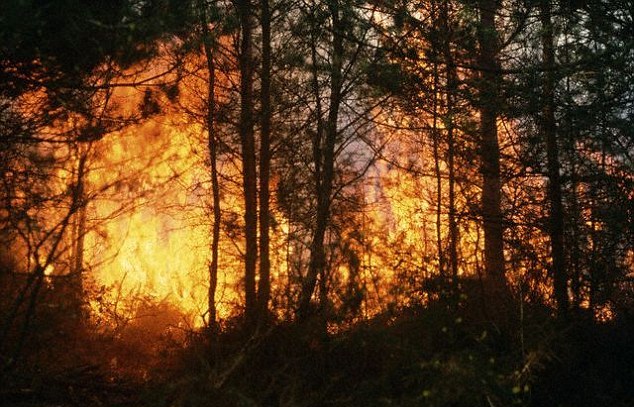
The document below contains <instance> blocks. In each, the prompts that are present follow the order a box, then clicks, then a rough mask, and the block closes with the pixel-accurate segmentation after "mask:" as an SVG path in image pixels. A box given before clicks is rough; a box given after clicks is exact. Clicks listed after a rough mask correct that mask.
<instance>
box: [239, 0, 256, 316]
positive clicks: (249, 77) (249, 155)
mask: <svg viewBox="0 0 634 407" xmlns="http://www.w3.org/2000/svg"><path fill="white" fill-rule="evenodd" d="M251 11H252V10H251V1H250V0H240V1H239V2H238V16H239V19H240V27H241V29H242V38H241V41H240V56H239V66H240V124H239V126H240V127H239V132H240V142H241V147H242V186H243V193H244V232H245V242H246V248H245V259H244V267H245V270H244V294H245V317H246V321H247V325H251V324H253V323H255V320H256V315H257V303H256V300H257V299H256V292H255V274H256V264H257V257H258V247H257V246H258V236H257V227H258V214H257V174H256V159H255V136H254V131H253V68H254V67H253V65H254V63H253V55H252V54H253V39H252V36H253V35H252V27H253V24H252V15H251Z"/></svg>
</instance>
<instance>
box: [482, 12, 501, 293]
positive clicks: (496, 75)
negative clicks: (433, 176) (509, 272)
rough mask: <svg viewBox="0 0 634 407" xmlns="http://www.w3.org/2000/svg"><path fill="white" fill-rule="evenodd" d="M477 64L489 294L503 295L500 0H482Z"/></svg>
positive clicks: (486, 267)
mask: <svg viewBox="0 0 634 407" xmlns="http://www.w3.org/2000/svg"><path fill="white" fill-rule="evenodd" d="M478 5H479V11H480V26H479V30H478V40H479V48H480V49H479V53H478V65H479V68H480V70H481V75H480V81H479V89H478V91H479V101H478V103H479V106H478V107H479V111H480V140H479V141H480V159H481V168H480V170H481V172H482V177H483V185H482V218H483V229H484V262H485V273H486V276H485V279H486V280H487V281H486V286H487V291H488V293H487V297H489V296H494V297H497V296H498V295H502V294H503V292H504V290H505V278H504V243H503V234H504V228H503V218H502V210H501V186H502V184H501V180H500V146H499V143H498V132H497V118H498V113H499V112H498V109H499V104H500V100H499V94H498V93H499V90H498V86H499V83H500V81H501V77H500V71H499V65H498V61H497V52H498V37H497V29H496V26H495V15H496V12H497V7H498V1H497V0H479V1H478Z"/></svg>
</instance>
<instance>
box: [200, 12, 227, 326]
mask: <svg viewBox="0 0 634 407" xmlns="http://www.w3.org/2000/svg"><path fill="white" fill-rule="evenodd" d="M201 8H202V19H201V20H202V21H201V23H202V27H203V46H204V49H205V58H206V60H207V71H208V74H209V79H208V83H207V86H208V88H207V117H206V124H207V148H208V150H209V162H210V166H209V167H210V176H211V192H212V206H213V208H212V210H213V225H212V232H211V262H210V263H209V291H208V296H207V301H208V308H209V326H210V327H214V326H215V324H216V288H217V286H218V246H219V244H220V223H221V221H222V217H221V211H220V209H221V208H220V183H219V180H218V161H217V160H218V138H217V135H216V131H215V118H216V67H215V63H214V55H213V45H214V44H213V39H212V37H211V33H210V32H209V23H210V22H209V18H208V15H207V10H206V9H205V4H204V2H202V4H201Z"/></svg>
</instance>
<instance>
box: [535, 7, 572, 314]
mask: <svg viewBox="0 0 634 407" xmlns="http://www.w3.org/2000/svg"><path fill="white" fill-rule="evenodd" d="M540 18H541V24H542V52H543V61H542V67H543V70H544V78H543V85H542V86H543V100H542V106H543V108H542V132H543V137H544V139H545V141H546V155H547V160H548V179H549V182H548V200H549V201H550V225H549V226H550V228H549V232H550V245H551V256H552V273H553V278H554V291H555V299H556V301H557V306H558V308H559V312H560V314H565V313H566V312H567V311H568V308H569V301H568V277H567V267H566V259H565V251H564V210H563V205H562V193H561V178H560V174H559V168H560V165H559V146H558V144H557V124H556V122H555V96H554V94H555V79H554V68H555V50H554V46H553V26H552V21H551V10H550V1H549V0H542V1H541V2H540Z"/></svg>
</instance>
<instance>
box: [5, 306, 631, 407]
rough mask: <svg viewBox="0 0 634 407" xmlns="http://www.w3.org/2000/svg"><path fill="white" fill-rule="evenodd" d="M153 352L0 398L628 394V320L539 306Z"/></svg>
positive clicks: (614, 400)
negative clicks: (489, 315)
mask: <svg viewBox="0 0 634 407" xmlns="http://www.w3.org/2000/svg"><path fill="white" fill-rule="evenodd" d="M516 322H517V321H516ZM132 351H133V350H132ZM132 353H134V352H132ZM141 353H142V352H141ZM146 356H147V355H146ZM155 357H156V358H155V360H152V361H150V362H149V363H148V366H147V368H146V369H145V370H143V371H142V373H139V372H141V370H139V369H138V363H137V362H134V363H137V365H135V366H137V367H136V368H135V369H136V370H135V371H136V372H137V374H136V375H135V374H131V373H130V372H132V370H128V372H127V373H125V372H124V371H123V370H121V369H120V368H119V369H118V370H117V369H113V366H112V363H110V364H109V365H108V364H104V365H101V366H99V365H83V366H78V367H74V368H64V369H60V368H59V366H58V367H54V366H47V367H48V370H40V371H31V372H30V373H28V374H22V375H20V374H16V375H13V376H12V377H11V380H9V381H6V380H5V382H4V385H3V387H2V388H1V389H0V405H3V406H16V407H53V406H57V407H71V406H73V407H74V406H112V407H124V406H129V407H180V406H183V407H185V406H187V407H190V406H191V407H197V406H201V407H202V406H217V407H223V406H289V407H290V406H307V407H308V406H315V407H317V406H438V407H450V406H452V407H460V406H464V407H469V406H486V407H492V406H493V407H503V406H513V405H517V406H536V407H537V406H539V407H542V406H543V407H550V406H552V407H563V406H575V407H584V406H588V407H601V406H611V407H626V406H629V407H631V406H634V386H632V383H634V369H633V368H632V367H633V366H634V324H632V322H631V321H629V322H625V321H612V322H610V323H596V322H593V321H591V320H587V319H577V320H573V321H567V322H565V323H562V322H561V321H558V320H556V319H554V318H552V317H551V316H549V315H547V314H546V313H544V312H541V311H539V312H538V311H535V312H531V311H529V312H527V313H526V314H525V318H524V319H523V320H522V321H521V324H519V325H518V324H515V325H513V326H512V327H510V328H509V329H507V330H506V332H502V330H500V329H499V328H498V327H497V326H495V324H491V323H485V322H482V321H478V320H474V319H471V318H470V317H469V315H467V314H466V313H461V312H455V310H451V311H448V310H447V309H441V308H435V309H431V308H429V307H428V308H424V309H423V308H421V309H410V310H406V311H405V312H401V313H399V314H398V315H397V316H393V317H387V316H380V317H377V318H375V319H373V320H371V321H366V322H363V323H358V324H355V325H353V326H352V327H350V328H348V329H346V330H343V331H341V332H339V333H326V332H324V331H320V330H316V329H315V327H314V326H312V327H311V326H308V327H307V326H298V325H296V324H283V325H276V326H274V327H271V328H269V329H267V330H265V331H262V332H259V333H258V335H255V336H252V335H246V334H245V333H244V332H242V331H240V330H239V329H233V330H231V329H229V330H226V331H225V332H223V333H222V334H219V335H216V336H214V337H213V338H212V339H210V338H209V336H208V335H203V334H200V333H192V336H191V337H190V338H189V339H188V341H187V343H186V344H185V345H183V346H181V347H179V348H172V349H171V350H170V351H169V352H165V351H163V352H160V353H157V354H156V355H155ZM77 360H78V361H79V360H80V359H77ZM118 363H119V364H118V366H119V367H121V366H124V365H125V363H126V362H125V361H124V360H123V359H121V360H120V361H119V362H118ZM134 363H132V362H130V364H129V365H128V367H129V366H133V365H134ZM56 369H57V370H56ZM122 372H123V373H122Z"/></svg>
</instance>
